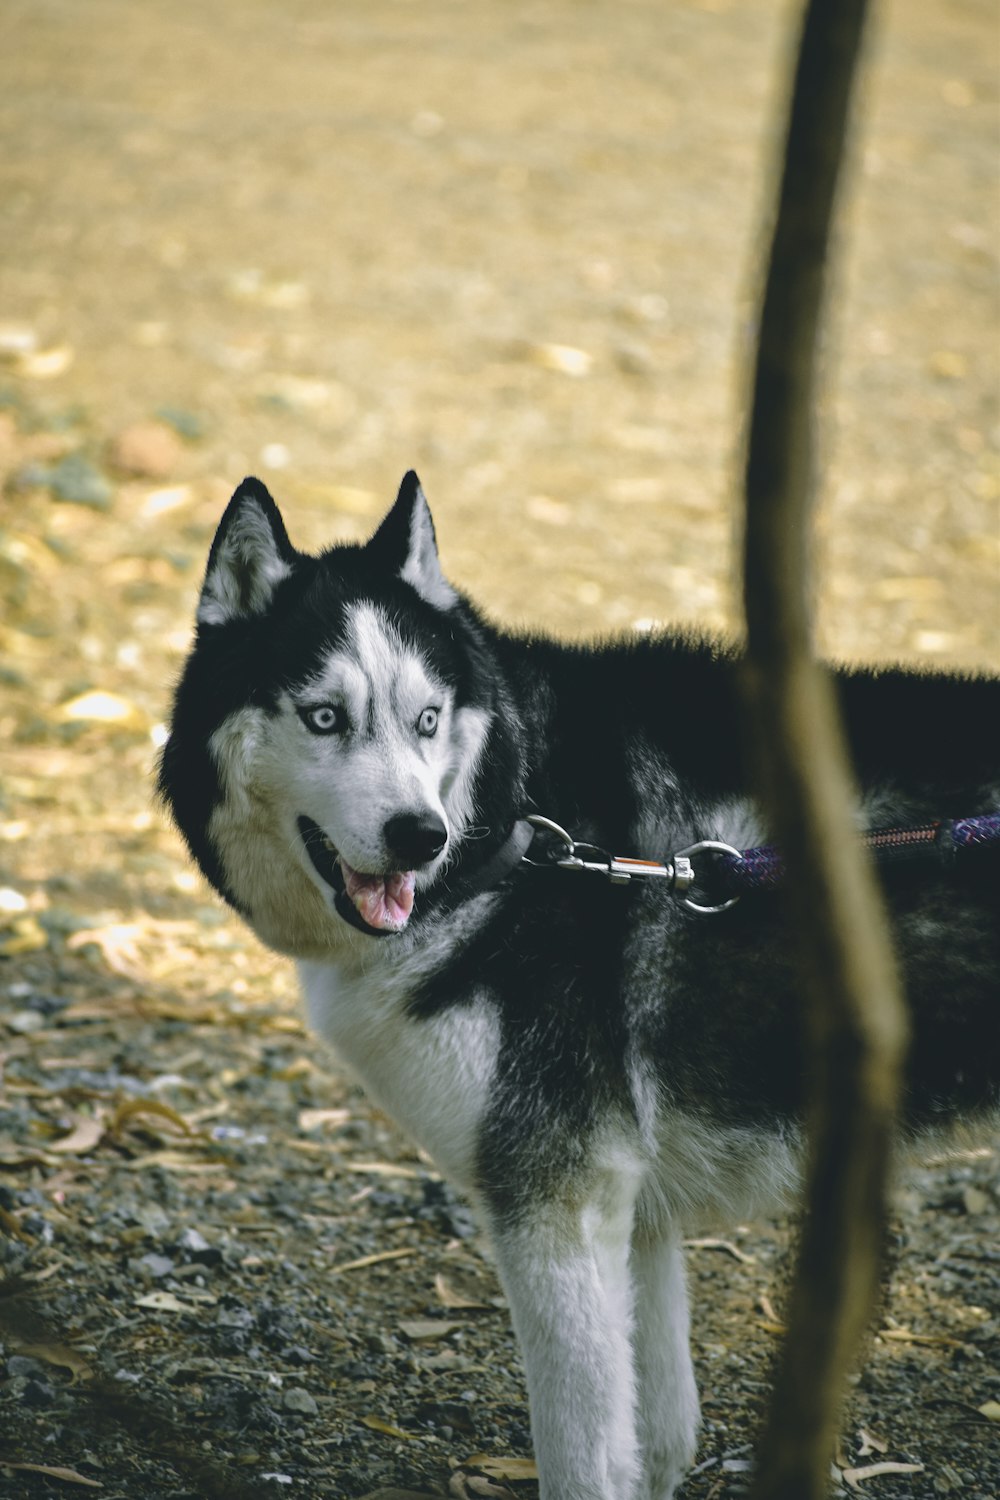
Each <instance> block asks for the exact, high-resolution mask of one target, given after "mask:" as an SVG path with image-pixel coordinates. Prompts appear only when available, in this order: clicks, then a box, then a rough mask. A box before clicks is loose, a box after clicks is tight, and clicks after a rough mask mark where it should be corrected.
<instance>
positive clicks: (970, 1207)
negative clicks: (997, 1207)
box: [962, 1184, 990, 1214]
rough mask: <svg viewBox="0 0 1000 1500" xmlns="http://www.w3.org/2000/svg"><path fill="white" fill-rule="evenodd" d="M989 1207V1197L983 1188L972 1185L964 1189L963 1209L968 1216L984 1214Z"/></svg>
mask: <svg viewBox="0 0 1000 1500" xmlns="http://www.w3.org/2000/svg"><path fill="white" fill-rule="evenodd" d="M989 1206H990V1200H989V1195H988V1194H987V1193H984V1192H983V1190H982V1188H977V1187H972V1186H971V1184H970V1185H969V1186H968V1187H964V1188H963V1189H962V1207H963V1208H964V1209H965V1212H966V1213H967V1214H984V1213H985V1212H986V1210H987V1209H988V1208H989Z"/></svg>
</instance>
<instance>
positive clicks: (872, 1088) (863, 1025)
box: [744, 0, 906, 1500]
mask: <svg viewBox="0 0 1000 1500" xmlns="http://www.w3.org/2000/svg"><path fill="white" fill-rule="evenodd" d="M865 10H866V5H865V0H810V3H809V4H808V6H807V9H806V13H805V23H804V27H803V32H802V38H801V43H800V51H799V57H798V66H797V71H796V76H795V84H794V91H793V100H792V107H791V116H790V121H789V127H788V139H787V144H786V155H785V163H784V172H783V177H782V182H781V190H780V198H779V206H778V213H777V219H776V223H775V229H774V237H773V242H772V245H771V256H770V263H769V269H768V277H767V285H766V291H765V296H764V304H763V311H762V317H761V326H760V337H759V347H758V351H757V365H756V373H755V384H754V394H753V411H752V417H751V428H750V439H749V450H748V455H747V470H746V505H747V510H746V537H745V544H744V588H745V605H746V616H747V668H746V679H747V689H748V700H749V706H750V713H751V721H752V725H753V738H754V743H755V747H756V751H757V761H758V767H759V776H760V786H761V792H762V795H763V797H764V801H765V805H766V806H767V808H768V810H769V814H770V817H771V820H772V826H773V829H774V834H775V837H776V840H777V842H778V843H779V845H780V846H781V848H782V851H783V854H784V857H785V861H786V865H787V870H788V880H787V899H788V902H789V908H788V915H789V921H790V923H791V925H792V927H793V928H794V930H795V931H796V933H797V935H798V938H799V939H800V942H801V964H802V973H803V979H804V1001H805V1008H806V1032H807V1038H808V1044H809V1047H808V1056H809V1062H810V1083H811V1088H812V1113H811V1118H810V1121H809V1126H810V1142H811V1160H810V1179H809V1206H808V1214H807V1219H806V1222H805V1226H804V1231H803V1237H802V1243H801V1249H800V1256H799V1263H798V1267H797V1271H796V1280H795V1284H794V1287H793V1292H792V1300H791V1308H790V1327H789V1332H788V1337H787V1341H786V1346H785V1349H784V1355H783V1363H782V1365H781V1368H780V1370H779V1374H778V1379H777V1384H776V1388H775V1393H774V1398H773V1402H772V1406H771V1411H770V1414H769V1419H768V1422H767V1425H766V1427H765V1431H764V1435H763V1439H762V1445H761V1450H760V1454H759V1458H758V1468H757V1478H756V1483H755V1489H754V1495H755V1500H778V1497H781V1500H819V1497H820V1496H822V1495H823V1494H825V1493H826V1490H827V1484H828V1476H829V1464H830V1458H831V1455H832V1452H833V1447H834V1440H835V1436H836V1424H837V1420H838V1415H839V1411H840V1403H841V1400H842V1393H843V1388H844V1382H845V1377H846V1374H847V1372H848V1370H849V1368H850V1365H851V1361H852V1359H853V1358H854V1357H855V1355H856V1352H857V1349H858V1345H859V1342H860V1340H861V1337H862V1335H863V1333H864V1332H865V1329H866V1326H867V1324H868V1322H869V1319H870V1317H871V1314H872V1310H873V1307H874V1301H875V1296H876V1292H877V1287H878V1278H879V1271H880V1263H881V1250H882V1235H883V1221H884V1194H885V1179H886V1172H887V1166H888V1158H889V1152H890V1138H891V1130H892V1124H893V1119H894V1114H895V1107H896V1100H897V1094H898V1078H899V1069H900V1061H901V1057H902V1053H903V1050H904V1045H905V1034H906V1024H905V1014H904V1010H903V1006H902V1001H901V998H900V994H899V990H898V987H897V983H896V977H895V970H894V965H893V961H892V954H891V949H890V943H889V938H888V933H887V928H886V922H885V917H884V914H883V909H882V903H881V899H880V895H879V892H878V890H877V887H876V884H875V880H874V876H873V874H872V871H871V868H870V866H869V863H868V860H867V857H866V855H865V853H864V851H863V849H862V848H861V846H860V844H859V842H858V841H857V839H856V838H855V837H854V836H853V834H852V806H853V803H854V799H853V797H852V790H851V777H850V773H849V769H848V760H847V755H846V751H845V747H844V739H843V734H842V731H841V727H840V723H839V718H838V713H837V707H836V703H835V701H834V695H833V691H832V687H831V684H830V681H829V679H828V677H827V676H826V674H825V673H824V672H823V670H822V669H821V668H820V666H819V665H818V664H817V663H816V661H815V659H814V657H813V655H812V645H811V625H810V610H809V602H808V601H809V593H810V590H809V580H808V567H807V558H808V551H809V515H810V509H811V501H812V453H811V431H810V429H811V423H812V408H813V375H814V365H815V348H816V331H817V326H818V321H819V315H820V309H821V302H822V292H823V281H824V270H825V263H826V256H827V244H828V239H829V228H830V221H831V217H832V212H833V204H834V199H835V191H836V184H837V177H838V172H839V168H840V163H841V158H842V155H843V149H844V137H845V129H846V122H847V116H848V109H849V102H850V97H851V89H852V83H853V79H854V73H855V69H856V64H857V59H858V54H859V51H860V45H861V37H862V32H863V27H864V18H865Z"/></svg>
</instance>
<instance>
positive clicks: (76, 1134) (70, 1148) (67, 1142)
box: [48, 1110, 107, 1156]
mask: <svg viewBox="0 0 1000 1500" xmlns="http://www.w3.org/2000/svg"><path fill="white" fill-rule="evenodd" d="M106 1128H107V1120H106V1118H105V1115H104V1111H103V1110H99V1111H98V1113H97V1114H95V1115H91V1116H88V1117H87V1118H86V1119H84V1120H80V1121H79V1122H78V1123H77V1124H76V1125H75V1126H74V1128H73V1129H72V1130H71V1131H70V1133H69V1135H64V1136H62V1137H61V1139H60V1140H58V1141H52V1142H51V1143H50V1145H49V1147H48V1149H49V1151H53V1152H57V1153H58V1154H59V1155H60V1156H85V1155H86V1154H87V1152H88V1151H93V1150H95V1149H96V1148H97V1146H99V1145H100V1143H101V1140H102V1139H103V1137H104V1133H105V1130H106Z"/></svg>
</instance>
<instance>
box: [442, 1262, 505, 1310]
mask: <svg viewBox="0 0 1000 1500" xmlns="http://www.w3.org/2000/svg"><path fill="white" fill-rule="evenodd" d="M434 1290H435V1291H436V1292H437V1294H438V1298H439V1300H440V1302H441V1305H442V1306H443V1307H451V1308H454V1309H455V1310H456V1311H457V1310H458V1309H462V1310H463V1311H465V1312H492V1311H493V1305H492V1303H490V1302H476V1301H474V1300H473V1299H472V1298H471V1297H465V1296H463V1295H462V1293H461V1292H457V1291H456V1290H455V1288H454V1287H453V1286H451V1285H450V1284H449V1282H448V1281H446V1280H445V1278H444V1276H442V1274H441V1272H440V1271H439V1272H438V1274H437V1275H436V1276H435V1278H434Z"/></svg>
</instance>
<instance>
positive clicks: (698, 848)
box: [524, 813, 739, 914]
mask: <svg viewBox="0 0 1000 1500" xmlns="http://www.w3.org/2000/svg"><path fill="white" fill-rule="evenodd" d="M527 821H528V822H529V823H530V824H531V826H532V828H535V829H537V830H538V831H539V832H540V833H548V834H551V835H552V837H553V838H556V839H558V840H559V841H560V843H561V844H562V845H563V849H564V853H563V854H562V857H561V858H558V859H551V860H538V859H529V858H528V857H527V855H525V857H524V863H525V864H529V865H534V866H535V867H536V868H540V869H551V868H555V869H557V870H585V871H587V872H588V873H591V874H594V875H603V876H604V878H605V879H606V880H608V881H609V882H610V883H611V885H628V884H629V883H630V882H631V881H633V880H637V879H638V880H649V879H652V880H665V881H666V882H667V889H668V890H669V891H670V893H671V895H675V896H679V897H680V898H681V901H682V904H683V905H684V906H686V907H687V908H688V910H689V911H696V912H700V913H703V914H711V913H715V912H720V911H726V910H727V909H728V908H729V907H730V906H732V905H734V903H735V902H736V901H738V900H739V897H738V896H734V897H732V898H731V899H730V900H728V901H725V902H723V903H722V904H721V905H719V906H702V905H700V904H699V903H698V902H697V901H694V900H692V898H691V897H690V896H689V895H688V894H687V893H688V892H689V891H690V889H691V887H692V886H693V885H694V883H695V872H694V866H693V864H692V863H691V855H692V854H700V853H701V852H702V851H703V850H722V851H725V852H726V853H729V854H736V855H738V854H739V850H738V849H731V848H730V846H729V845H728V844H720V843H717V842H716V841H715V840H713V839H705V840H703V841H702V842H701V843H700V844H692V845H691V847H690V848H689V849H682V850H681V851H680V852H679V853H678V854H675V855H674V856H673V858H672V859H671V860H670V861H669V862H668V863H666V864H661V863H659V862H658V861H657V860H653V859H628V858H624V859H623V858H620V857H617V856H615V855H613V854H609V853H608V852H607V850H606V849H601V848H599V847H598V846H597V845H596V844H588V843H578V842H577V841H576V840H575V839H574V838H573V837H572V835H571V834H569V833H567V832H566V829H565V828H563V827H562V826H561V825H560V824H559V823H555V822H553V820H552V819H551V818H544V817H542V815H541V813H529V815H528V818H527Z"/></svg>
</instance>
